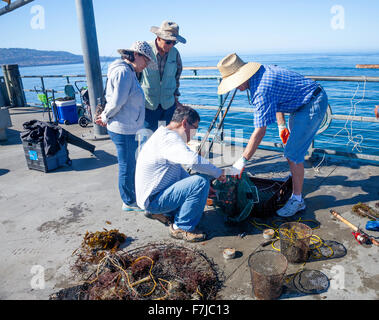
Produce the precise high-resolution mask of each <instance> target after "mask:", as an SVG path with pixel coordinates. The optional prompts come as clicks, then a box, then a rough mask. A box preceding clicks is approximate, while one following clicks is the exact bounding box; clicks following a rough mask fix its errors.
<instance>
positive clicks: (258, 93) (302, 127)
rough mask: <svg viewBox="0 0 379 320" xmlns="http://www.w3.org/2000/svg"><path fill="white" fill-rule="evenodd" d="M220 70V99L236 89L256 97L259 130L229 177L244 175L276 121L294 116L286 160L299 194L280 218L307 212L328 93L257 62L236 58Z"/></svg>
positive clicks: (281, 211)
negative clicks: (311, 159) (307, 167)
mask: <svg viewBox="0 0 379 320" xmlns="http://www.w3.org/2000/svg"><path fill="white" fill-rule="evenodd" d="M217 67H218V69H219V71H220V73H221V75H222V81H221V83H220V85H219V87H218V94H224V93H226V92H228V91H230V90H233V89H235V88H237V89H238V90H240V91H245V90H247V92H249V91H250V92H251V101H249V103H250V104H252V107H253V111H254V127H255V130H254V132H253V133H252V135H251V137H250V140H249V142H248V144H247V146H246V148H245V150H244V152H243V154H242V156H241V157H240V158H239V159H238V160H237V161H236V162H235V163H234V164H233V166H232V167H231V168H230V170H229V174H232V175H240V174H241V172H242V170H243V169H244V167H245V165H246V163H247V161H248V160H249V159H250V158H251V157H252V156H253V154H254V153H255V151H256V150H257V148H258V146H259V144H260V143H261V141H262V139H263V137H264V136H265V133H266V127H267V126H268V125H270V124H272V123H274V122H275V121H276V119H277V113H278V112H282V113H289V114H290V117H289V131H290V134H289V137H288V141H287V144H286V145H285V148H284V156H285V157H286V158H287V160H288V163H289V166H290V170H291V174H292V187H293V194H292V196H291V198H290V199H289V200H288V201H287V203H286V204H285V205H284V206H283V208H281V209H279V210H278V211H277V214H278V215H279V216H282V217H290V216H293V215H294V214H296V213H297V212H299V211H301V210H304V209H305V202H304V199H303V198H302V188H303V182H304V157H305V155H306V153H307V151H308V149H309V147H310V145H311V143H312V140H313V139H314V136H315V135H316V132H317V130H318V129H319V127H320V125H321V122H322V120H323V118H324V116H325V113H326V109H327V107H328V97H327V95H326V93H325V91H324V90H323V88H322V87H321V86H320V85H319V84H318V83H317V82H315V81H313V80H311V79H308V78H305V77H304V76H302V75H300V74H298V73H296V72H293V71H289V70H285V69H283V68H280V67H277V66H271V65H261V64H260V63H256V62H248V63H245V62H243V61H242V60H241V58H240V57H239V56H238V55H237V54H235V53H233V54H229V55H228V56H226V57H225V58H223V59H222V60H221V61H220V62H219V63H218V64H217ZM249 100H250V98H249Z"/></svg>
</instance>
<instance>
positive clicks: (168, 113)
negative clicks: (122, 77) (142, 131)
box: [145, 103, 176, 131]
mask: <svg viewBox="0 0 379 320" xmlns="http://www.w3.org/2000/svg"><path fill="white" fill-rule="evenodd" d="M175 109H176V105H175V103H174V105H173V106H172V107H170V108H168V109H167V110H164V109H163V108H162V106H161V105H159V106H158V108H157V109H156V110H150V109H146V110H145V121H146V122H147V123H148V125H149V126H148V127H147V129H150V130H152V131H155V130H157V129H158V125H160V123H159V122H164V123H163V125H168V124H169V123H170V121H171V119H172V116H173V114H174V112H175Z"/></svg>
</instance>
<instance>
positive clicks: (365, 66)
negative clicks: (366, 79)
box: [355, 64, 379, 69]
mask: <svg viewBox="0 0 379 320" xmlns="http://www.w3.org/2000/svg"><path fill="white" fill-rule="evenodd" d="M355 67H356V68H358V69H379V64H357V65H356V66H355Z"/></svg>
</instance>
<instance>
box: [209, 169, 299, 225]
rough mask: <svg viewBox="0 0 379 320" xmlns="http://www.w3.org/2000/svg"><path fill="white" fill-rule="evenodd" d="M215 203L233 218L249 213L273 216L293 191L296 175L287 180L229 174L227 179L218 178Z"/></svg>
mask: <svg viewBox="0 0 379 320" xmlns="http://www.w3.org/2000/svg"><path fill="white" fill-rule="evenodd" d="M212 188H213V190H214V191H215V195H214V197H213V198H212V203H213V205H214V206H215V207H216V208H219V209H221V210H222V211H223V213H224V214H226V215H227V219H228V221H229V222H242V221H244V220H246V219H247V218H249V217H258V218H266V217H269V216H272V215H273V214H274V213H275V212H276V210H278V209H279V208H280V207H281V206H282V205H284V204H285V203H286V201H287V200H288V199H289V198H290V196H291V194H292V177H291V176H290V177H288V178H287V179H286V180H284V181H283V180H275V179H263V178H256V177H251V176H249V175H248V174H247V173H245V172H244V173H243V174H242V176H241V179H236V178H233V177H228V178H227V181H226V182H225V183H222V182H220V181H218V180H215V181H214V182H213V184H212Z"/></svg>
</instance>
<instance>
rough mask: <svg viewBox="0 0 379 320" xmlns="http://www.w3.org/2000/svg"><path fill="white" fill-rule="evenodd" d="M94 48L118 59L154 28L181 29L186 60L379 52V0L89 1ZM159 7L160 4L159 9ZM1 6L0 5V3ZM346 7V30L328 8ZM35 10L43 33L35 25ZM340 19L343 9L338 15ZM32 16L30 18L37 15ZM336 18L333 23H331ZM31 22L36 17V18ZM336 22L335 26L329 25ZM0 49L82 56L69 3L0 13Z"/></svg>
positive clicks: (42, 0) (49, 1) (44, 0)
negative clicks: (169, 24)
mask: <svg viewBox="0 0 379 320" xmlns="http://www.w3.org/2000/svg"><path fill="white" fill-rule="evenodd" d="M93 3H94V10H95V19H96V26H97V35H98V43H99V51H100V55H102V56H116V55H117V53H116V50H117V49H119V48H127V47H129V46H130V45H131V43H132V42H133V41H135V40H152V39H154V34H152V33H151V32H150V27H151V26H153V25H154V26H159V25H160V23H161V22H162V21H163V20H172V21H175V22H177V23H178V24H179V26H180V33H181V35H182V36H184V37H185V38H186V39H187V44H179V45H178V49H179V50H180V52H181V53H182V55H183V56H194V55H198V56H201V55H216V54H223V53H230V52H237V53H240V54H253V53H281V52H317V53H319V52H352V51H354V52H362V51H379V19H378V15H379V1H378V0H361V1H357V0H320V1H310V0H286V1H284V0H260V1H257V0H239V1H232V0H228V1H225V0H189V1H186V0H160V1H151V0H145V1H130V0H93ZM157 4H159V5H157ZM4 5H5V2H0V6H1V7H2V6H4ZM336 5H339V6H340V7H338V8H341V7H342V8H343V13H344V25H343V28H342V29H341V20H338V21H337V20H336V19H337V15H336V13H333V12H332V8H333V7H334V6H336ZM34 6H42V8H43V9H44V23H45V25H44V28H43V29H36V28H32V26H31V22H32V21H33V17H36V12H34V13H33V12H32V8H33V7H34ZM338 13H339V16H338V17H341V11H338ZM34 19H35V18H34ZM333 19H334V20H333ZM34 21H35V20H34ZM333 21H334V22H336V21H337V22H338V23H339V24H338V27H339V28H337V29H336V27H335V26H336V24H334V28H333V26H332V23H333ZM0 29H1V36H0V47H2V48H32V49H40V50H64V51H69V52H72V53H76V54H81V43H80V34H79V30H78V21H77V15H76V6H75V1H74V0H35V1H34V2H32V3H30V4H28V5H26V6H24V7H22V8H19V9H17V10H15V11H13V12H11V13H8V14H5V15H3V16H0Z"/></svg>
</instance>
